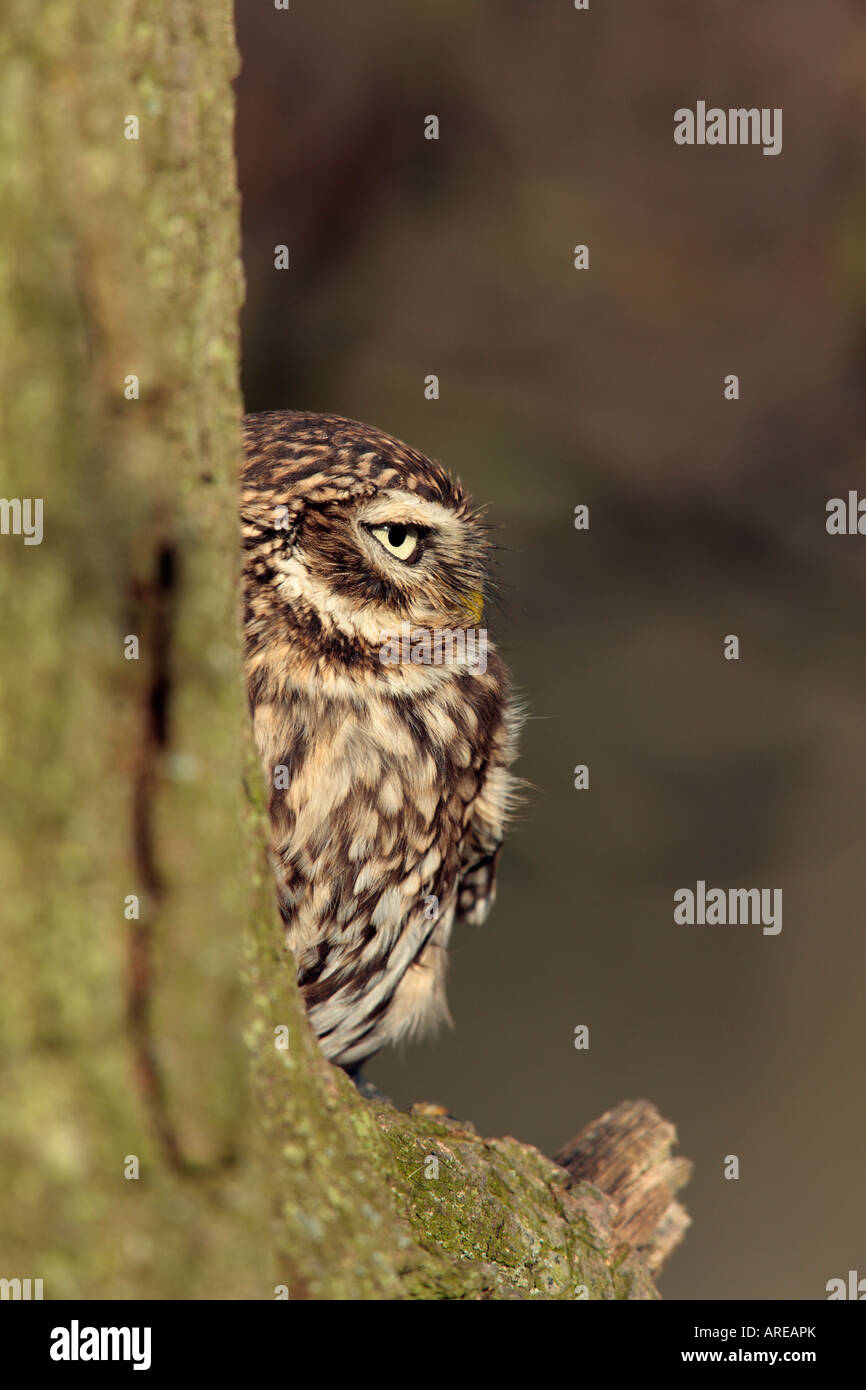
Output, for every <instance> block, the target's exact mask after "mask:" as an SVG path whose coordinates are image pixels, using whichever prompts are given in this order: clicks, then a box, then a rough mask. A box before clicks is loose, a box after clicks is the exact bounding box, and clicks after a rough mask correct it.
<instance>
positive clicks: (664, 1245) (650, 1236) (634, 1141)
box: [556, 1100, 692, 1274]
mask: <svg viewBox="0 0 866 1390" xmlns="http://www.w3.org/2000/svg"><path fill="white" fill-rule="evenodd" d="M676 1138H677V1132H676V1130H675V1128H674V1126H673V1125H672V1124H669V1123H668V1121H667V1120H663V1119H662V1117H661V1115H660V1114H659V1113H658V1111H657V1110H656V1108H655V1106H654V1105H651V1104H650V1102H649V1101H647V1100H624V1101H622V1102H621V1103H620V1104H619V1105H617V1106H616V1107H615V1108H614V1109H613V1110H608V1111H607V1112H606V1113H605V1114H604V1115H602V1117H601V1119H600V1120H595V1121H594V1122H593V1123H592V1124H590V1125H586V1126H585V1128H584V1129H582V1130H581V1132H580V1134H578V1135H577V1137H576V1138H575V1139H572V1140H570V1141H569V1143H567V1144H564V1145H563V1146H562V1148H561V1149H560V1150H559V1152H558V1153H557V1155H556V1162H557V1163H559V1164H561V1166H562V1167H563V1168H565V1169H566V1170H567V1171H568V1173H569V1176H570V1178H571V1181H572V1183H574V1184H577V1183H580V1182H591V1183H593V1184H594V1185H595V1186H596V1187H599V1188H600V1189H601V1191H602V1192H604V1193H605V1195H606V1196H607V1197H609V1198H610V1201H611V1204H612V1206H613V1211H614V1217H613V1232H614V1236H615V1237H616V1238H617V1239H618V1240H621V1241H622V1243H623V1244H624V1245H627V1246H630V1247H632V1248H633V1249H635V1250H637V1251H639V1253H640V1254H641V1255H642V1256H643V1259H644V1260H645V1262H646V1265H647V1268H648V1269H649V1270H650V1271H651V1272H652V1273H653V1274H656V1273H658V1271H659V1270H660V1269H661V1267H662V1265H663V1264H664V1262H665V1260H666V1259H667V1258H668V1256H669V1255H670V1253H671V1252H672V1251H673V1250H674V1249H675V1248H676V1246H677V1245H679V1243H680V1241H681V1240H682V1238H683V1236H684V1235H685V1233H686V1230H687V1229H688V1227H689V1225H690V1224H691V1221H690V1217H689V1215H688V1213H687V1212H686V1210H685V1208H684V1207H683V1206H682V1205H681V1204H680V1203H679V1202H678V1201H676V1200H675V1195H676V1193H677V1192H679V1191H680V1189H681V1188H683V1187H684V1186H685V1185H686V1183H687V1182H688V1180H689V1177H690V1175H691V1171H692V1164H691V1162H690V1161H689V1160H688V1159H687V1158H675V1157H673V1156H672V1152H671V1151H672V1149H673V1146H674V1144H675V1143H676Z"/></svg>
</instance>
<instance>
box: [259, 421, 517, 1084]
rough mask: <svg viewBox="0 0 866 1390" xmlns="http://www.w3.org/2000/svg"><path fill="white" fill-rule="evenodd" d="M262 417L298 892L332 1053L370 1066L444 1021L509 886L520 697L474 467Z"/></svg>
mask: <svg viewBox="0 0 866 1390" xmlns="http://www.w3.org/2000/svg"><path fill="white" fill-rule="evenodd" d="M244 435H245V453H246V458H245V465H244V469H243V478H242V488H241V525H242V534H243V546H244V637H245V650H244V669H245V678H246V685H247V691H248V696H249V705H250V710H251V714H252V719H253V727H254V731H255V740H256V746H257V748H258V752H259V755H260V757H261V760H262V764H263V767H264V771H265V776H266V779H267V785H268V788H269V806H268V809H269V815H270V827H271V856H272V861H273V864H274V869H275V873H276V878H277V888H278V897H279V905H280V911H281V914H282V919H283V922H284V923H285V930H286V942H287V945H288V946H289V948H290V950H291V952H292V956H293V959H294V965H295V969H296V971H297V979H298V984H299V986H300V990H301V993H302V995H303V998H304V1002H305V1004H306V1008H307V1012H308V1015H309V1018H310V1021H311V1024H312V1027H313V1029H314V1030H315V1032H316V1034H317V1035H318V1038H319V1040H320V1043H321V1046H322V1048H323V1050H324V1052H325V1055H326V1056H327V1057H329V1058H330V1059H331V1060H332V1061H334V1062H336V1063H338V1064H339V1065H340V1066H342V1067H344V1068H345V1069H346V1070H347V1071H348V1072H349V1073H350V1074H356V1073H358V1071H359V1069H360V1066H361V1064H362V1063H363V1062H364V1061H365V1059H367V1058H369V1057H371V1056H372V1055H373V1054H374V1053H375V1052H377V1051H378V1050H379V1049H380V1048H381V1047H383V1046H384V1045H386V1044H392V1043H395V1042H397V1041H398V1040H399V1039H402V1038H411V1037H416V1036H420V1035H422V1034H424V1033H426V1032H428V1031H430V1030H432V1029H435V1027H436V1026H437V1024H439V1023H441V1022H444V1021H448V1006H447V1003H446V996H445V976H446V967H447V959H448V944H449V940H450V938H451V933H452V929H453V927H454V924H455V922H468V923H480V922H482V921H483V920H484V919H485V918H486V916H487V914H488V912H489V910H490V907H491V905H492V903H493V899H494V895H495V887H496V869H497V862H498V859H499V853H500V848H501V846H502V840H503V832H504V828H505V824H506V821H507V819H508V817H509V814H510V811H511V809H512V807H513V804H514V800H515V795H514V793H515V787H516V781H515V779H514V777H513V775H512V773H511V772H510V768H511V765H512V763H513V761H514V758H515V756H516V751H517V738H518V733H519V727H520V722H521V714H520V710H519V707H518V704H517V702H516V701H515V699H514V698H513V696H512V694H511V689H510V681H509V677H508V673H507V671H506V669H505V666H504V664H503V662H502V660H501V658H500V657H499V656H498V654H497V653H496V651H495V650H494V649H493V647H492V646H491V644H490V643H489V642H487V640H486V638H487V634H486V629H484V628H483V627H481V626H480V623H481V622H482V620H483V611H482V610H483V601H484V589H485V579H486V557H487V552H488V543H487V541H486V535H485V530H484V527H483V525H482V522H481V518H480V514H479V513H478V512H477V511H476V510H475V509H474V508H473V506H472V503H471V500H470V498H469V497H468V496H467V494H466V493H465V492H464V490H463V488H462V486H461V485H460V483H459V482H455V481H452V479H451V478H450V477H449V475H448V474H447V473H446V472H445V470H444V469H443V468H441V467H440V466H439V465H438V464H436V463H433V462H431V461H430V459H428V458H425V457H424V455H423V454H420V453H418V452H416V451H415V450H414V449H411V448H409V447H408V446H407V445H405V444H402V443H401V442H400V441H399V440H397V439H393V438H392V437H391V436H390V435H388V434H384V433H383V432H382V431H381V430H378V429H374V428H372V427H371V426H369V425H363V424H359V423H358V422H356V421H354V420H348V419H343V418H341V417H339V416H336V415H317V414H304V413H302V412H299V411H271V412H267V413H265V414H260V415H249V416H247V417H246V419H245V421H244ZM482 651H483V655H482Z"/></svg>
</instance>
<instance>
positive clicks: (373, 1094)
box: [344, 1066, 397, 1110]
mask: <svg viewBox="0 0 866 1390" xmlns="http://www.w3.org/2000/svg"><path fill="white" fill-rule="evenodd" d="M344 1071H345V1073H346V1075H347V1076H348V1078H349V1080H350V1081H351V1082H352V1083H353V1085H354V1087H355V1090H356V1091H357V1092H358V1095H359V1096H363V1097H364V1100H373V1101H375V1102H376V1103H377V1105H390V1106H392V1107H393V1108H394V1109H395V1110H396V1109H397V1107H396V1105H394V1102H393V1100H392V1099H391V1097H390V1096H386V1095H385V1092H384V1091H380V1090H379V1088H378V1086H376V1085H374V1083H373V1082H372V1081H368V1080H367V1078H366V1076H365V1075H364V1073H363V1071H362V1070H361V1067H360V1066H357V1067H344Z"/></svg>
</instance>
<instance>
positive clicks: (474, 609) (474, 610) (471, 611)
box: [462, 589, 484, 627]
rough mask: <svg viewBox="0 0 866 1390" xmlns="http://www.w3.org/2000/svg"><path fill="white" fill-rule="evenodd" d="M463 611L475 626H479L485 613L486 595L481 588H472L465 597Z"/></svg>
mask: <svg viewBox="0 0 866 1390" xmlns="http://www.w3.org/2000/svg"><path fill="white" fill-rule="evenodd" d="M462 606H463V611H464V613H465V614H466V615H467V617H468V619H469V622H470V623H471V625H472V626H473V627H477V626H478V624H479V623H480V622H481V619H482V617H483V614H484V595H483V593H482V592H481V590H480V589H471V590H470V592H469V593H468V594H467V595H466V597H465V598H464V599H463V605H462Z"/></svg>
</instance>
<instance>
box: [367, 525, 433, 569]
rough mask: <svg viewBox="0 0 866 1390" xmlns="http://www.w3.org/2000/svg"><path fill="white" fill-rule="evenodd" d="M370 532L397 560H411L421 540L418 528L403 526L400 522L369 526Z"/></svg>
mask: <svg viewBox="0 0 866 1390" xmlns="http://www.w3.org/2000/svg"><path fill="white" fill-rule="evenodd" d="M370 532H371V534H372V535H374V536H375V537H376V540H377V541H378V542H379V544H380V545H382V546H384V547H385V549H386V550H387V551H388V554H389V555H395V556H396V557H397V559H398V560H411V558H412V556H413V555H414V554H415V552H416V550H417V549H418V542H419V541H420V539H421V528H420V527H419V526H404V525H403V523H402V522H400V521H393V522H392V523H391V524H390V526H371V527H370Z"/></svg>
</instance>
